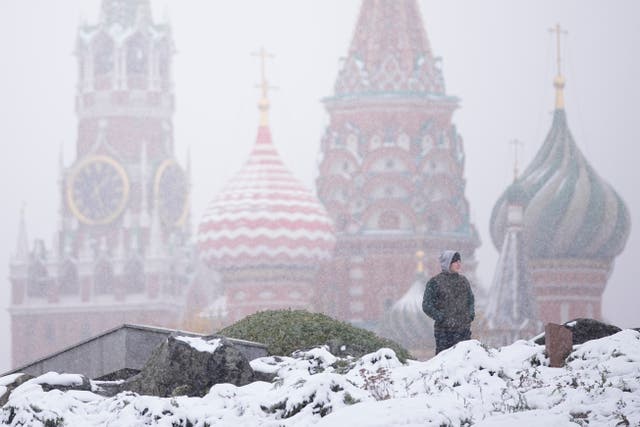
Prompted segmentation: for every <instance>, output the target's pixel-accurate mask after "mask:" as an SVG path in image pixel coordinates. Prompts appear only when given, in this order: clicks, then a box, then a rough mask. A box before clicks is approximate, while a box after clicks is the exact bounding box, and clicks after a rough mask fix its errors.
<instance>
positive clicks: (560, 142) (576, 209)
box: [490, 108, 630, 260]
mask: <svg viewBox="0 0 640 427" xmlns="http://www.w3.org/2000/svg"><path fill="white" fill-rule="evenodd" d="M518 182H519V184H520V186H521V188H522V190H521V194H520V196H521V197H522V198H523V199H524V200H523V201H524V205H525V214H524V237H525V241H526V242H527V253H528V255H529V258H530V259H554V258H574V259H601V260H611V259H613V258H614V257H615V256H616V255H618V254H619V253H620V252H622V249H623V248H624V246H625V243H626V241H627V238H628V236H629V229H630V218H629V212H628V210H627V207H626V206H625V204H624V202H623V200H622V199H621V198H620V196H619V195H618V194H617V193H616V192H615V191H614V190H613V188H612V187H611V186H610V185H609V184H608V183H607V182H605V181H604V180H603V179H602V178H600V176H598V174H597V173H596V171H595V170H594V169H593V167H591V165H590V164H589V163H588V162H587V160H586V159H585V158H584V156H583V155H582V153H581V152H580V149H579V148H578V147H577V146H576V144H575V142H574V140H573V137H572V136H571V132H570V131H569V128H568V126H567V118H566V113H565V111H564V108H557V109H556V110H555V113H554V116H553V124H552V126H551V130H550V131H549V134H548V135H547V138H546V140H545V142H544V144H543V145H542V147H541V148H540V150H539V151H538V154H537V155H536V157H535V158H534V160H533V162H532V163H531V164H530V165H529V167H528V168H527V169H526V170H525V172H524V173H523V175H522V176H521V177H520V178H519V179H518ZM509 191H510V190H507V191H506V192H505V193H504V194H503V195H502V196H501V197H500V198H499V199H498V201H497V203H496V205H495V206H494V208H493V213H492V215H491V223H490V228H491V237H492V239H493V243H494V245H495V246H496V247H497V248H498V249H500V248H501V246H502V243H503V241H504V236H505V233H506V229H507V207H508V206H507V205H508V201H507V199H508V193H509ZM519 191H520V190H519Z"/></svg>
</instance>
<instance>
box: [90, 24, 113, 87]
mask: <svg viewBox="0 0 640 427" xmlns="http://www.w3.org/2000/svg"><path fill="white" fill-rule="evenodd" d="M113 64H114V48H113V41H112V40H111V39H110V38H109V37H108V36H106V35H105V34H101V35H99V36H98V37H97V38H96V41H95V43H94V45H93V73H94V75H95V76H96V77H98V76H104V75H105V74H109V73H111V72H113Z"/></svg>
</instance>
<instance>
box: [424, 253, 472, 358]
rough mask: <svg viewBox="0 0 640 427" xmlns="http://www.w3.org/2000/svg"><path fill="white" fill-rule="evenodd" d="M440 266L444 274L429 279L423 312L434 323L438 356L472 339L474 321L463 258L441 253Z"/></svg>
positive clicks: (453, 254) (469, 286)
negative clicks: (463, 272) (461, 270)
mask: <svg viewBox="0 0 640 427" xmlns="http://www.w3.org/2000/svg"><path fill="white" fill-rule="evenodd" d="M440 266H441V267H442V272H441V273H439V274H437V275H436V276H434V277H432V278H431V279H429V281H428V282H427V285H426V287H425V290H424V296H423V298H422V311H424V312H425V314H426V315H427V316H429V317H431V318H432V319H433V320H434V321H435V324H434V328H433V330H434V335H435V339H436V354H438V353H440V352H441V351H442V350H445V349H447V348H449V347H452V346H454V345H455V344H457V343H459V342H460V341H464V340H468V339H471V322H472V321H473V319H474V317H475V308H474V304H475V302H474V296H473V292H472V291H471V285H470V284H469V281H468V280H467V278H466V277H464V276H463V275H462V274H460V269H461V258H460V254H459V253H458V252H455V251H452V250H446V251H444V252H442V254H440Z"/></svg>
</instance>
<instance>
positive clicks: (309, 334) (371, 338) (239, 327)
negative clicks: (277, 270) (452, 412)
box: [218, 310, 412, 362]
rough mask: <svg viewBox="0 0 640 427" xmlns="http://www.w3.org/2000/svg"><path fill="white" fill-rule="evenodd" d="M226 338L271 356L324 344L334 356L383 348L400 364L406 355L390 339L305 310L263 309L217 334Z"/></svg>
mask: <svg viewBox="0 0 640 427" xmlns="http://www.w3.org/2000/svg"><path fill="white" fill-rule="evenodd" d="M218 333H219V334H220V335H224V336H226V337H230V338H238V339H243V340H248V341H256V342H259V343H262V344H265V345H266V346H267V351H268V352H269V354H270V355H272V356H289V355H291V354H292V353H293V352H294V351H296V350H303V349H309V348H312V347H316V346H320V345H328V346H329V349H330V351H331V353H332V354H334V355H335V356H346V355H351V356H354V357H361V356H363V355H365V354H368V353H372V352H374V351H377V350H379V349H380V348H383V347H386V348H390V349H392V350H393V351H395V353H396V355H397V356H398V359H399V360H400V361H402V362H404V361H405V360H406V359H411V358H412V356H411V355H410V354H409V352H408V351H407V350H406V349H404V348H403V347H402V346H400V345H399V344H397V343H395V342H394V341H392V340H389V339H386V338H381V337H379V336H377V335H376V334H374V333H373V332H371V331H368V330H366V329H362V328H358V327H356V326H353V325H351V324H349V323H347V322H342V321H339V320H336V319H333V318H332V317H329V316H327V315H325V314H322V313H310V312H308V311H306V310H266V311H260V312H257V313H255V314H251V315H249V316H247V317H245V318H244V319H241V320H239V321H238V322H236V323H234V324H233V325H230V326H227V327H226V328H224V329H222V330H220V331H219V332H218Z"/></svg>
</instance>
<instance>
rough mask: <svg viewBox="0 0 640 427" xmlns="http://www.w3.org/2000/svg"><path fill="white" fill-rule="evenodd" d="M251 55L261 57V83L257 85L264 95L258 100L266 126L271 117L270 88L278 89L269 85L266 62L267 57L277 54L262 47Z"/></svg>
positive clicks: (262, 119)
mask: <svg viewBox="0 0 640 427" xmlns="http://www.w3.org/2000/svg"><path fill="white" fill-rule="evenodd" d="M251 56H257V57H260V78H261V81H260V84H259V85H256V87H259V88H260V89H261V90H262V97H261V98H260V101H259V102H258V109H259V110H260V125H262V126H266V125H268V124H269V117H268V112H269V98H268V92H269V89H277V88H276V87H275V86H269V83H268V82H267V77H266V71H265V68H266V67H265V64H266V59H267V58H274V57H275V56H274V55H273V54H271V53H268V52H267V51H266V50H265V48H264V47H261V48H260V51H258V52H254V53H252V54H251Z"/></svg>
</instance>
